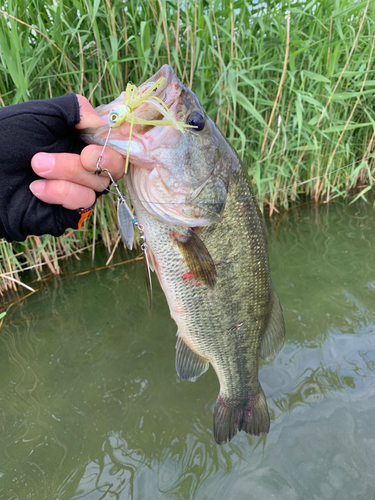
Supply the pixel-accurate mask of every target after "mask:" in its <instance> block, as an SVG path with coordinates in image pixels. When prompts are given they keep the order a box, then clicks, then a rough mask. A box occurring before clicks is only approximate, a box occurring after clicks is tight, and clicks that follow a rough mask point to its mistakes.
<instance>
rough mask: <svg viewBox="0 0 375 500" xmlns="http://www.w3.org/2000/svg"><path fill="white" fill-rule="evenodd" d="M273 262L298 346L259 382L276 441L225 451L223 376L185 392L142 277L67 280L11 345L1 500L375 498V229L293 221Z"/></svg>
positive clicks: (24, 317)
mask: <svg viewBox="0 0 375 500" xmlns="http://www.w3.org/2000/svg"><path fill="white" fill-rule="evenodd" d="M269 247H270V259H271V267H272V271H273V281H274V283H275V287H276V289H277V292H278V295H279V297H280V299H281V301H282V305H283V308H284V312H285V320H286V325H287V342H286V344H285V346H284V348H283V349H282V351H281V352H280V354H279V355H278V356H277V358H276V359H275V360H274V361H273V362H270V363H263V364H262V367H261V370H260V380H261V383H262V386H263V388H264V391H265V393H266V395H267V400H268V405H269V409H270V413H271V421H272V422H271V431H270V433H269V434H268V436H262V437H261V438H256V437H249V436H247V435H245V434H243V433H240V434H239V435H237V436H236V437H235V438H234V439H233V441H232V442H231V443H229V444H227V445H225V446H218V445H216V443H215V442H214V439H213V437H212V410H213V405H214V402H215V400H216V396H217V392H218V388H219V387H218V382H217V379H216V376H215V374H214V372H213V370H212V369H210V370H209V371H208V372H207V373H206V374H205V375H203V376H202V377H201V378H200V379H198V380H197V381H196V382H195V383H193V384H192V383H189V382H182V381H180V380H179V379H178V377H177V375H176V373H175V367H174V346H175V325H174V323H173V321H172V320H171V319H170V317H169V313H168V308H167V305H166V302H165V299H164V296H163V294H162V292H161V291H160V288H159V287H158V286H157V284H156V282H154V284H155V288H156V290H155V301H154V307H153V309H152V310H151V311H150V310H149V309H148V306H147V298H146V295H145V291H144V284H143V269H142V266H141V265H140V266H136V267H134V268H133V267H131V266H132V265H129V267H124V266H120V267H116V268H113V269H108V270H104V271H100V272H94V273H91V274H87V275H84V276H77V277H74V278H70V279H68V280H57V281H55V282H53V283H51V284H49V285H48V286H45V287H43V288H42V290H40V291H39V292H38V293H36V294H34V295H33V296H31V297H29V298H28V299H27V300H26V301H25V303H24V304H23V305H22V306H20V307H19V308H18V309H15V310H14V311H13V313H12V314H11V315H10V316H9V317H8V318H7V322H6V323H5V325H4V327H3V328H2V330H1V332H0V367H1V368H0V400H1V405H0V446H1V450H2V453H1V455H0V498H1V499H3V498H4V499H6V500H16V499H22V500H24V499H30V500H31V499H32V500H34V499H35V500H43V499H46V500H54V499H61V500H68V499H69V500H72V499H74V500H78V499H85V500H99V499H105V500H112V499H118V500H125V499H135V500H138V499H199V500H205V499H211V498H217V499H219V500H221V499H232V498H237V497H238V498H246V499H247V498H250V499H253V498H254V499H257V500H258V499H259V500H262V499H267V500H268V499H270V498H277V499H285V500H290V499H292V500H293V499H304V500H310V499H311V500H315V499H319V500H320V499H340V500H346V499H349V498H350V499H366V500H367V499H371V498H373V496H374V493H373V492H374V488H375V478H374V473H373V471H374V470H375V426H374V421H375V308H374V305H375V214H374V213H373V212H372V210H371V207H370V206H368V205H357V206H354V205H353V206H349V207H348V206H344V205H341V204H334V205H331V206H330V207H329V208H328V207H321V208H320V209H315V208H312V207H304V208H299V209H295V210H293V211H291V212H290V213H288V214H286V215H285V216H284V217H283V219H282V221H281V222H280V221H276V220H274V221H272V224H271V227H270V237H269ZM102 257H103V259H104V258H105V256H102ZM99 258H100V256H99ZM84 264H85V263H84Z"/></svg>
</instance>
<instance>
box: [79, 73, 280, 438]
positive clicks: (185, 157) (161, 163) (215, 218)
mask: <svg viewBox="0 0 375 500" xmlns="http://www.w3.org/2000/svg"><path fill="white" fill-rule="evenodd" d="M160 75H166V79H167V80H168V78H169V80H170V86H171V87H172V90H171V91H170V93H169V94H168V96H167V98H168V97H169V96H170V95H176V94H177V97H176V98H175V100H174V101H173V102H172V104H170V110H171V112H173V114H174V116H175V117H176V119H177V120H180V121H185V123H189V124H193V126H194V125H195V129H189V130H186V131H185V133H181V131H177V130H172V129H171V128H167V127H154V129H151V130H150V129H148V130H146V131H144V130H142V128H140V129H139V131H138V133H137V132H135V135H134V140H135V141H138V143H137V144H136V145H135V146H134V149H133V150H132V152H131V165H130V169H129V172H128V174H127V185H128V190H129V194H130V197H131V199H132V203H133V206H134V208H135V212H136V215H137V219H138V221H139V223H140V224H142V226H143V230H144V233H145V237H146V242H147V246H148V252H149V256H150V260H151V266H152V268H153V269H154V270H155V272H156V274H157V276H158V279H159V282H160V284H161V286H162V288H163V291H164V293H165V296H166V298H167V301H168V305H169V308H170V312H171V316H172V318H173V319H174V321H175V322H176V324H177V327H178V333H177V335H178V338H177V344H176V369H177V373H178V375H179V376H180V378H181V379H183V380H190V381H194V380H196V379H197V377H199V376H200V375H202V374H203V373H204V372H205V371H206V370H207V369H208V367H209V364H211V365H212V367H213V368H214V370H215V372H216V374H217V377H218V379H219V382H220V393H219V396H218V399H217V402H216V406H215V410H214V416H213V426H214V437H215V440H216V442H217V443H218V444H223V443H226V442H227V441H230V440H231V439H232V437H233V436H234V435H235V434H236V433H237V432H238V431H241V430H243V431H245V432H247V433H248V434H254V435H261V434H263V433H266V432H268V431H269V426H270V419H269V413H268V408H267V403H266V398H265V395H264V393H263V390H262V388H261V385H260V383H259V379H258V366H259V356H261V357H262V358H263V359H271V358H273V357H274V356H275V355H276V354H277V353H278V351H279V350H280V349H281V347H282V345H283V342H284V334H285V326H284V319H283V313H282V309H281V306H280V302H279V299H278V297H277V295H276V293H275V290H274V288H273V285H272V282H271V275H270V268H269V262H268V251H267V232H266V227H265V223H264V219H263V216H262V214H261V212H260V209H259V207H258V205H257V202H256V200H255V198H254V197H253V194H252V190H251V183H250V179H249V177H248V174H247V173H246V172H245V170H244V168H243V167H242V166H241V163H240V161H239V159H238V157H237V155H236V153H235V152H234V151H233V149H232V148H231V147H230V146H229V144H228V143H227V141H226V140H225V139H224V137H223V136H222V135H221V133H220V132H219V130H218V129H217V128H216V126H215V124H214V123H213V122H212V121H211V120H210V119H209V117H207V116H206V114H205V113H204V111H203V109H202V108H201V106H200V104H199V102H198V100H197V98H196V97H195V95H194V94H193V93H192V92H191V91H190V90H189V89H186V88H185V87H184V86H183V85H182V84H181V82H179V80H178V79H177V78H176V76H175V75H173V71H172V70H171V68H169V67H167V66H164V67H163V68H162V69H161V70H160V71H159V72H158V73H157V74H156V75H154V77H152V79H151V80H153V79H154V80H155V79H156V78H160ZM178 91H179V92H178ZM160 129H163V130H160ZM125 135H126V133H124V132H123V137H122V139H123V140H124V141H125V142H124V144H126V150H127V143H126V140H125ZM86 140H90V137H89V138H87V137H86ZM92 142H98V141H97V140H95V141H92ZM109 143H110V145H111V146H112V147H115V149H118V150H119V151H122V152H123V153H124V154H125V146H121V136H120V135H116V136H115V137H114V139H113V140H112V142H111V139H110V141H109ZM145 159H146V160H145Z"/></svg>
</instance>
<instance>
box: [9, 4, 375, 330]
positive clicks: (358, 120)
mask: <svg viewBox="0 0 375 500" xmlns="http://www.w3.org/2000/svg"><path fill="white" fill-rule="evenodd" d="M3 9H4V10H0V70H1V73H2V77H1V79H0V105H1V106H6V105H11V104H16V103H18V102H23V101H26V100H30V99H45V98H49V97H55V96H59V95H64V94H66V93H69V92H76V93H81V94H83V95H85V96H86V97H87V98H88V99H89V100H90V101H91V103H92V104H93V106H98V105H100V104H103V103H107V102H109V101H111V100H113V99H114V98H115V97H117V96H118V95H119V94H120V92H121V91H122V90H124V89H125V87H126V84H127V83H128V82H129V81H132V82H133V83H135V84H137V85H138V84H140V83H141V82H142V81H144V80H146V79H147V78H148V77H149V75H151V74H153V73H154V72H155V71H156V70H157V69H159V68H160V67H161V66H162V65H163V64H165V63H168V64H170V65H171V66H172V67H173V68H174V70H175V72H176V73H177V76H178V77H179V78H180V79H181V81H182V82H183V83H184V84H185V85H187V86H188V87H189V88H191V89H192V90H193V91H194V92H195V93H196V94H197V96H198V98H199V100H200V102H201V104H202V106H203V108H204V109H205V110H206V111H207V113H208V114H209V115H210V117H211V118H212V119H213V120H214V121H215V122H216V124H217V125H218V127H219V128H220V130H221V131H222V132H223V134H224V135H225V136H226V137H227V139H228V141H229V142H230V143H231V144H232V146H233V147H234V149H235V150H236V151H237V152H238V155H239V156H240V158H241V159H242V160H243V162H244V165H245V167H246V168H247V169H248V171H249V174H250V176H251V179H252V181H253V185H254V193H255V195H257V197H258V198H259V201H260V204H261V205H263V208H264V209H265V210H266V211H268V212H269V213H270V215H271V216H272V214H274V213H275V212H279V211H283V210H286V209H288V207H290V206H291V205H292V204H293V203H296V202H298V200H299V199H301V198H304V199H310V200H313V201H314V202H328V201H331V200H334V199H335V198H343V197H344V198H345V197H347V196H349V194H350V193H351V194H350V196H352V198H353V199H358V198H363V199H366V193H367V192H368V191H370V190H371V189H372V186H373V184H374V182H375V162H374V158H373V153H374V146H375V145H374V141H375V106H374V99H373V96H374V92H375V57H374V46H375V7H374V5H373V3H372V2H371V1H370V0H365V1H353V0H340V2H336V1H333V0H322V1H320V2H317V1H311V2H299V1H297V2H292V1H282V2H274V1H265V2H259V3H258V2H257V3H255V2H253V3H252V2H247V1H241V0H238V1H234V0H232V1H229V0H221V1H210V2H208V1H202V2H197V1H196V0H185V1H178V0H170V1H167V0H138V1H137V0H134V1H129V0H128V1H126V2H123V1H117V0H113V1H109V0H106V1H105V2H99V1H98V0H94V1H93V0H84V1H83V0H74V1H73V0H69V1H68V0H62V1H59V2H55V1H54V0H45V1H43V2H41V1H39V0H31V1H28V2H26V1H25V0H17V2H14V1H6V2H5V3H4V4H3ZM310 179H313V180H312V181H309V180H310ZM122 186H123V187H124V184H122ZM353 190H354V191H355V195H353ZM115 201H116V200H115V198H114V197H111V196H110V195H108V196H104V197H102V198H100V199H99V201H98V203H97V205H96V207H95V210H94V211H93V214H92V216H91V218H90V220H89V222H88V223H86V224H85V226H84V227H83V229H81V230H80V231H67V232H66V234H65V235H64V236H62V237H61V238H57V239H56V238H53V237H50V236H44V237H39V238H37V237H30V238H28V239H27V241H26V242H24V243H13V244H9V243H6V242H5V241H4V240H2V241H0V295H4V293H5V292H9V291H13V292H16V291H17V290H19V289H20V286H19V283H17V280H19V281H22V272H23V271H24V270H25V269H30V268H31V269H32V273H33V276H34V277H35V278H37V279H40V278H41V276H42V274H43V272H44V269H46V268H48V271H49V272H50V273H52V274H59V272H60V265H59V263H60V261H61V259H64V258H65V257H67V256H73V257H74V256H75V257H78V256H79V253H80V252H81V251H83V250H84V249H91V252H92V262H93V264H94V257H95V246H96V244H97V243H98V242H100V243H101V244H103V245H104V246H105V248H106V250H107V252H108V256H109V257H108V261H107V263H108V264H110V262H111V259H112V257H113V255H114V253H115V251H116V249H117V248H118V246H119V245H122V243H121V242H120V237H119V233H118V229H117V222H116V211H115ZM131 258H132V256H131V255H130V254H129V259H131ZM24 291H25V292H26V290H24ZM22 293H23V292H22ZM27 293H28V292H27ZM1 321H2V316H1V315H0V327H1Z"/></svg>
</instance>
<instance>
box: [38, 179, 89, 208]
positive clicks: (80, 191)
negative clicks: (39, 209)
mask: <svg viewBox="0 0 375 500" xmlns="http://www.w3.org/2000/svg"><path fill="white" fill-rule="evenodd" d="M30 190H31V192H32V193H33V194H34V196H36V197H37V198H39V199H40V200H42V201H44V202H45V203H51V204H52V205H62V206H63V207H65V208H68V209H69V210H77V209H78V208H89V207H91V206H92V205H93V204H94V203H95V192H94V190H93V189H90V188H88V187H85V186H80V185H79V184H75V183H74V182H69V181H56V180H43V179H41V180H37V181H34V182H32V183H31V184H30Z"/></svg>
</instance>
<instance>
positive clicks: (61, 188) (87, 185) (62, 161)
mask: <svg viewBox="0 0 375 500" xmlns="http://www.w3.org/2000/svg"><path fill="white" fill-rule="evenodd" d="M102 149H103V148H102V147H101V146H95V145H90V146H86V148H84V149H83V150H82V153H81V155H76V154H70V153H55V154H48V153H38V154H36V155H35V156H34V157H33V158H32V160H31V166H32V168H33V170H34V172H35V173H36V174H37V175H39V176H40V177H43V178H44V179H48V181H47V182H44V183H43V181H35V182H33V183H32V184H31V185H30V189H31V191H32V193H33V194H34V195H35V196H36V197H37V198H39V199H40V200H42V201H44V202H46V203H51V204H59V205H63V206H64V207H65V208H70V209H71V210H74V209H76V208H88V207H90V206H91V205H92V204H93V203H94V202H95V192H94V191H98V192H101V191H104V189H105V188H107V187H108V185H109V177H108V175H106V174H105V173H103V174H101V175H99V176H97V175H95V174H94V172H95V170H96V163H97V160H98V157H99V155H100V154H101V152H102ZM100 166H101V167H102V168H108V170H109V171H110V173H111V175H112V176H113V178H114V180H118V179H120V178H121V177H122V175H123V174H124V169H125V160H124V158H123V157H122V156H121V155H120V154H119V153H117V152H116V151H114V150H112V149H109V148H106V150H105V151H104V153H103V157H102V160H101V162H100ZM37 188H38V189H37Z"/></svg>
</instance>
